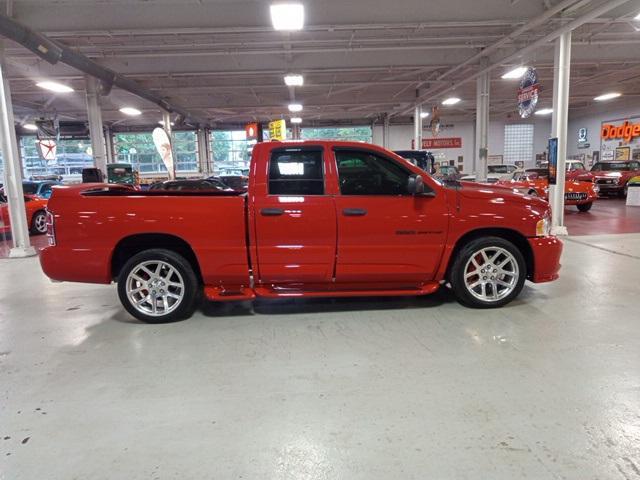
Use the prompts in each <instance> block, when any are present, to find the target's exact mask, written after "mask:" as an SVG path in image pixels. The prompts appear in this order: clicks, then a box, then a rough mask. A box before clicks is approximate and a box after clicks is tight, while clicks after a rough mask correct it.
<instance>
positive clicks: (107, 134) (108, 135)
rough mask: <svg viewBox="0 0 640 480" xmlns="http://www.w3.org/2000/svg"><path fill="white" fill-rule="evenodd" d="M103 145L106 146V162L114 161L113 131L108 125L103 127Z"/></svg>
mask: <svg viewBox="0 0 640 480" xmlns="http://www.w3.org/2000/svg"><path fill="white" fill-rule="evenodd" d="M104 145H105V148H106V155H107V163H115V161H114V159H113V132H112V131H111V129H110V128H109V127H107V128H105V129H104Z"/></svg>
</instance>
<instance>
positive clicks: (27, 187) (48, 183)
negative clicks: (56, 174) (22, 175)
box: [22, 180, 62, 198]
mask: <svg viewBox="0 0 640 480" xmlns="http://www.w3.org/2000/svg"><path fill="white" fill-rule="evenodd" d="M55 185H62V183H61V182H57V181H53V180H42V181H24V182H22V190H23V193H24V194H25V195H36V196H38V197H41V198H50V197H51V191H52V190H51V189H52V188H53V187H54V186H55Z"/></svg>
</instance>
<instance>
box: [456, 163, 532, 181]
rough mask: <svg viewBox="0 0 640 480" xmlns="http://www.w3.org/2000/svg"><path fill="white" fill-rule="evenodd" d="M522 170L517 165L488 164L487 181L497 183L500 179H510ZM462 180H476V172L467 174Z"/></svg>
mask: <svg viewBox="0 0 640 480" xmlns="http://www.w3.org/2000/svg"><path fill="white" fill-rule="evenodd" d="M521 171H522V170H521V169H519V168H518V167H516V166H515V165H506V164H505V165H489V166H487V183H496V182H497V181H498V180H510V179H511V178H512V176H513V174H514V173H515V172H521ZM460 180H463V181H465V182H475V181H476V174H475V173H474V174H473V175H465V176H464V177H462V178H461V179H460Z"/></svg>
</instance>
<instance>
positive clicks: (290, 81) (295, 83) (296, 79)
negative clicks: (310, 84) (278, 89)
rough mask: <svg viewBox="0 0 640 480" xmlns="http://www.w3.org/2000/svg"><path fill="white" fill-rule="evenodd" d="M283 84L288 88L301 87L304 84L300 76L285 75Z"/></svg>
mask: <svg viewBox="0 0 640 480" xmlns="http://www.w3.org/2000/svg"><path fill="white" fill-rule="evenodd" d="M284 83H285V84H286V85H287V86H289V87H301V86H302V85H303V84H304V77H303V76H302V75H285V77H284Z"/></svg>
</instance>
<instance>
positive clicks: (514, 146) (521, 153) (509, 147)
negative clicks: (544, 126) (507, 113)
mask: <svg viewBox="0 0 640 480" xmlns="http://www.w3.org/2000/svg"><path fill="white" fill-rule="evenodd" d="M518 161H521V162H524V164H528V163H531V162H532V161H533V125H531V124H515V125H505V126H504V163H510V164H514V163H516V162H518Z"/></svg>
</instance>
